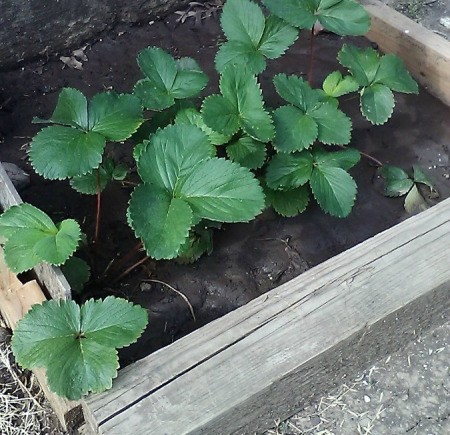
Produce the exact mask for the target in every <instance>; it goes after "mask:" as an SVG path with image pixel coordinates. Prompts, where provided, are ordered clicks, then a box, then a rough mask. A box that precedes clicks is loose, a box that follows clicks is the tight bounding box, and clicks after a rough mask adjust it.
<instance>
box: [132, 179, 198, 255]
mask: <svg viewBox="0 0 450 435" xmlns="http://www.w3.org/2000/svg"><path fill="white" fill-rule="evenodd" d="M128 222H129V224H130V226H131V227H132V228H134V231H135V233H136V236H137V237H140V238H141V240H142V242H143V244H144V247H145V250H146V251H147V254H148V255H150V256H151V257H153V258H155V259H156V260H160V259H162V258H166V259H171V258H175V257H176V256H177V255H178V253H179V251H180V249H181V246H182V245H183V243H184V242H185V240H186V238H187V236H188V234H189V230H190V228H191V227H192V225H193V223H194V220H193V215H192V210H191V208H190V207H189V205H188V204H187V203H186V201H184V200H183V199H178V198H173V197H172V196H171V195H170V194H169V193H168V192H167V191H165V190H163V189H159V188H155V187H154V186H151V185H148V184H141V185H140V186H138V187H136V189H135V190H134V192H133V194H132V195H131V199H130V206H129V209H128Z"/></svg>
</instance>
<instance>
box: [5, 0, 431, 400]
mask: <svg viewBox="0 0 450 435" xmlns="http://www.w3.org/2000/svg"><path fill="white" fill-rule="evenodd" d="M263 3H264V5H265V6H266V8H267V9H268V10H269V11H270V14H269V15H266V13H265V9H262V8H261V7H260V6H259V5H258V4H257V3H255V2H253V1H251V0H228V1H227V2H226V3H225V5H224V7H223V12H222V15H221V19H220V24H221V27H222V30H223V33H224V35H225V37H226V40H225V41H224V42H223V43H222V44H221V45H220V47H219V49H218V52H217V54H216V57H215V67H216V70H217V72H218V73H219V76H220V78H219V91H218V92H217V93H215V94H213V95H206V96H203V99H202V101H201V102H198V101H196V100H194V98H197V97H199V96H200V95H201V93H202V91H204V89H205V87H206V85H207V83H208V77H207V75H206V74H205V73H204V72H203V71H202V69H201V67H200V66H199V65H198V63H197V62H196V61H195V60H194V59H191V58H188V57H184V58H181V59H175V58H174V57H172V55H170V54H169V53H167V52H165V51H164V50H162V49H161V48H158V47H148V48H146V49H144V50H143V51H141V52H140V53H139V54H138V56H137V62H138V65H139V68H140V70H141V72H142V73H143V75H144V77H143V78H142V79H140V80H138V81H137V83H136V84H135V86H134V89H133V94H124V95H118V94H115V93H113V92H106V93H101V94H98V95H95V96H94V97H93V98H92V99H91V100H90V101H88V100H87V99H86V97H85V96H84V95H83V94H82V93H81V92H80V91H78V90H76V89H71V88H66V89H63V90H62V91H61V93H60V96H59V99H58V102H57V105H56V108H55V110H54V112H53V114H52V116H51V117H50V119H49V120H47V121H42V120H40V119H36V120H35V121H36V122H46V123H49V124H51V125H50V126H48V127H46V128H44V129H42V130H41V131H40V132H39V133H38V134H37V135H36V136H35V137H34V139H33V141H32V143H31V148H30V153H29V157H30V160H31V163H32V165H33V167H34V168H35V170H36V172H37V173H38V174H40V175H42V176H44V177H45V178H48V179H69V180H70V185H71V186H72V187H73V188H74V189H75V190H77V191H78V192H80V193H83V194H97V218H96V229H95V236H94V237H93V239H94V241H95V243H96V244H97V243H98V242H99V222H100V198H101V192H102V190H103V189H104V188H105V187H106V185H107V184H108V183H109V182H110V181H113V180H116V181H123V180H125V179H126V178H127V177H128V176H129V175H130V174H131V175H133V171H134V168H127V167H126V166H124V165H123V163H121V162H115V161H114V160H113V159H112V158H111V156H110V155H109V153H108V150H107V143H108V142H112V143H114V142H120V143H122V142H124V141H125V140H129V142H127V145H129V144H130V143H133V146H134V147H133V156H134V159H135V162H136V168H137V174H138V176H139V177H140V180H139V181H138V183H135V181H134V180H133V181H132V182H131V183H128V184H135V185H136V186H135V188H134V189H133V191H132V193H131V195H130V201H129V205H128V210H127V221H128V224H129V225H130V227H131V228H132V229H133V231H134V232H135V234H136V236H137V237H138V238H139V239H140V242H139V243H138V245H137V246H136V248H135V249H134V250H131V251H130V253H129V254H128V255H126V256H125V257H124V259H123V260H122V261H119V262H118V264H119V265H122V266H123V265H124V264H126V262H127V260H129V259H130V255H132V254H135V253H137V252H139V250H140V249H141V248H142V247H143V248H144V249H145V251H146V253H147V255H148V256H150V257H152V258H154V259H157V260H159V259H175V258H178V260H179V261H181V262H183V263H189V262H192V261H195V260H197V259H198V258H199V257H200V256H201V255H202V254H203V253H208V254H209V253H210V252H211V250H212V246H213V243H212V231H213V229H214V228H220V226H221V224H222V223H232V222H248V221H250V220H252V219H254V218H255V217H256V216H257V215H258V214H259V213H260V212H261V211H262V210H263V209H264V207H272V208H273V209H274V210H275V211H276V212H277V213H279V214H280V215H282V216H288V217H290V216H295V215H297V214H299V213H302V212H303V211H304V210H305V209H306V208H307V206H308V204H309V203H310V202H311V199H313V200H315V202H317V204H318V205H319V206H320V208H321V209H322V210H323V211H324V212H326V213H329V214H330V215H332V216H336V217H339V218H343V217H346V216H348V215H349V213H350V212H351V210H352V207H353V205H354V203H355V200H356V193H357V185H356V182H355V180H354V179H353V178H352V176H351V174H350V171H351V169H352V168H353V167H354V166H355V165H356V164H357V163H358V162H359V160H360V158H361V157H365V158H369V159H371V160H372V161H373V162H375V163H376V165H377V166H383V165H382V163H381V162H379V161H378V160H377V159H375V158H374V157H371V156H368V155H367V154H365V153H362V152H359V151H357V150H356V149H354V148H352V147H350V145H352V143H351V140H352V120H351V119H350V117H349V116H347V115H346V114H345V113H344V111H343V110H342V109H341V107H340V98H341V97H343V96H346V95H350V98H349V97H346V98H349V99H352V98H358V99H359V101H360V108H361V113H362V115H363V116H364V117H365V118H366V119H367V120H368V121H369V122H371V123H372V124H376V125H378V124H384V123H385V122H387V121H388V119H389V118H390V117H391V116H392V113H393V109H394V106H395V96H394V92H403V93H417V92H418V86H417V84H416V82H415V81H414V80H413V79H412V77H411V76H410V75H409V73H408V72H407V70H406V69H405V67H404V65H403V62H402V61H401V60H400V59H399V58H397V57H396V56H394V55H390V54H387V55H380V54H379V53H378V52H376V51H375V50H374V49H372V48H358V47H355V46H352V45H350V44H344V45H343V47H342V49H341V50H340V51H339V54H338V61H339V63H340V65H341V66H342V68H341V70H337V71H331V72H330V73H329V75H328V76H327V77H326V78H325V80H324V81H323V83H321V86H320V87H315V86H314V60H315V59H314V57H315V52H314V46H315V40H316V39H317V36H316V31H315V26H316V25H317V22H319V23H320V24H321V26H323V27H324V28H325V29H327V30H329V31H331V32H334V33H336V34H338V35H342V36H345V35H363V34H364V33H366V32H367V30H368V29H369V26H370V18H369V16H368V14H367V13H366V11H365V10H364V8H363V7H362V6H361V5H359V4H358V3H357V2H355V1H353V0H284V1H278V0H263ZM301 29H309V30H310V31H311V36H310V49H309V68H308V72H307V74H304V76H306V77H303V76H301V74H300V73H299V75H286V74H283V73H281V74H277V75H275V77H273V80H272V82H273V86H274V87H275V90H276V92H277V93H278V95H279V96H280V97H281V98H282V99H283V100H284V103H283V104H282V105H281V106H280V107H274V108H270V109H269V108H267V106H266V103H265V101H264V96H263V91H262V89H261V86H260V81H259V74H261V73H262V72H264V70H265V69H266V67H267V62H268V61H269V60H270V61H272V60H275V59H278V58H280V57H281V56H282V55H283V54H284V53H285V52H286V51H287V50H288V49H289V47H290V46H291V45H292V44H293V43H294V42H295V41H296V40H297V37H298V34H299V30H301ZM351 94H353V95H351ZM144 110H145V111H146V113H145V119H146V120H145V121H144V115H143V111H144ZM115 146H123V145H115ZM381 174H382V175H383V177H385V179H386V182H387V187H386V193H387V194H388V195H390V196H399V195H402V194H407V203H408V204H413V203H414V204H415V206H414V207H417V204H418V203H419V202H418V193H419V190H418V188H417V185H426V186H428V187H429V188H431V181H430V180H428V179H427V178H426V176H425V174H424V173H423V172H422V171H420V170H419V169H418V168H414V176H413V178H410V177H409V176H408V174H406V173H405V172H404V171H402V170H400V169H398V168H393V167H387V166H385V167H383V168H382V169H381ZM419 196H420V194H419ZM407 208H408V207H407ZM410 208H412V207H410ZM419 208H420V204H419ZM80 233H81V230H80V228H79V225H78V224H77V223H76V222H75V221H72V220H70V219H69V220H66V221H63V222H62V223H61V224H59V225H55V224H54V223H53V222H52V221H51V220H50V218H49V217H48V216H46V215H45V214H44V213H43V212H40V211H39V210H37V209H35V208H34V207H32V206H30V205H25V204H24V205H23V206H19V207H13V208H11V209H10V210H8V211H6V212H5V213H4V214H3V215H2V217H0V235H2V236H4V237H5V238H6V239H7V241H6V243H5V255H6V257H7V261H8V264H9V265H10V267H11V268H12V269H13V270H15V271H22V270H27V269H29V268H31V267H33V265H35V264H36V263H37V262H39V261H46V262H48V263H51V264H58V265H62V267H63V268H64V270H65V271H66V273H67V274H68V276H69V278H70V279H71V282H72V283H73V284H72V285H73V288H74V289H76V290H77V291H81V289H82V287H83V284H84V282H86V280H87V279H89V278H88V277H89V266H88V265H87V264H86V263H84V262H83V261H82V260H80V259H77V258H74V257H71V258H69V257H70V256H71V255H72V254H73V252H74V251H75V249H76V248H77V245H78V241H79V239H80ZM63 263H64V264H63ZM94 263H95V262H94ZM138 264H139V263H138ZM93 269H94V267H93ZM130 270H132V267H131V268H128V269H127V271H126V272H124V273H128V272H129V271H130ZM96 272H98V271H96ZM108 273H110V271H108V270H107V271H105V272H103V273H100V274H98V273H94V274H93V275H94V277H93V278H94V279H95V278H96V275H105V274H106V275H107V274H108ZM121 276H123V275H120V277H121ZM106 313H109V314H106ZM144 317H146V316H144V314H143V312H142V311H141V309H140V308H138V307H132V306H131V305H130V304H128V303H126V302H125V301H120V300H115V299H113V298H107V299H105V300H104V301H103V302H101V301H99V302H94V301H88V302H87V303H86V304H85V305H84V306H83V307H81V308H80V307H79V306H77V305H76V304H75V303H73V302H48V303H47V304H44V305H43V306H42V307H36V308H34V309H33V310H32V311H31V312H30V314H29V315H28V316H27V317H26V318H25V319H24V321H23V322H22V323H21V326H19V328H18V329H17V330H16V333H15V338H14V340H13V349H14V350H15V352H16V354H17V356H18V360H19V362H20V363H21V364H23V365H25V366H27V367H34V366H44V367H46V368H47V370H48V373H49V383H50V385H51V387H52V388H53V389H54V390H55V391H56V392H58V393H59V394H63V395H66V396H67V397H69V398H79V397H80V396H81V395H83V394H86V393H87V392H89V391H100V390H102V389H104V388H108V387H109V386H110V384H111V378H112V377H114V376H115V374H116V369H117V356H116V353H115V348H117V347H121V346H125V345H127V344H128V343H130V342H132V341H133V340H135V339H136V338H137V337H138V336H139V334H140V332H141V331H142V329H143V328H144V326H145V323H146V318H145V319H144ZM50 319H51V320H50ZM53 322H54V323H55V324H57V326H58V328H56V329H55V327H52V325H53ZM52 328H53V329H52ZM41 337H43V338H41ZM96 355H102V358H103V359H102V358H99V359H98V361H97V359H96ZM60 358H62V359H63V361H64V364H62V368H61V369H58V367H59V366H61V362H60ZM55 361H57V362H58V364H56V363H55ZM100 363H101V364H104V367H103V366H102V365H101V364H100ZM58 370H60V371H59V372H58Z"/></svg>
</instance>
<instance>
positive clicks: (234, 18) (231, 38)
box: [216, 0, 298, 74]
mask: <svg viewBox="0 0 450 435" xmlns="http://www.w3.org/2000/svg"><path fill="white" fill-rule="evenodd" d="M220 22H221V25H222V29H223V31H224V33H225V36H226V37H227V39H228V42H226V43H225V44H223V45H222V46H221V47H220V49H219V51H218V53H217V56H216V69H217V71H219V72H223V71H224V69H225V68H226V67H227V66H228V65H230V64H237V65H241V66H243V67H245V68H247V69H248V70H249V71H250V72H251V73H253V74H259V73H260V72H262V71H263V70H264V69H265V67H266V61H265V57H267V58H269V59H276V58H278V57H280V56H281V55H282V54H283V53H284V52H285V51H286V50H287V48H288V47H289V46H290V45H292V44H293V43H294V41H295V40H296V39H297V36H298V31H297V30H296V29H295V28H294V27H292V26H290V25H289V24H287V23H286V22H284V21H282V20H280V19H279V18H277V17H273V16H272V17H268V18H267V19H266V18H265V17H264V14H263V12H262V10H261V8H260V7H259V6H258V5H256V4H255V3H253V2H251V1H249V0H228V1H227V2H226V3H225V5H224V7H223V12H222V16H221V20H220Z"/></svg>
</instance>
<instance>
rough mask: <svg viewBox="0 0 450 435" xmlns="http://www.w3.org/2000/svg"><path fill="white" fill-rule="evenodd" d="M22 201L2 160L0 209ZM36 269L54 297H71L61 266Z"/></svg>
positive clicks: (42, 265) (40, 279)
mask: <svg viewBox="0 0 450 435" xmlns="http://www.w3.org/2000/svg"><path fill="white" fill-rule="evenodd" d="M22 202H23V201H22V199H21V198H20V195H19V194H18V193H17V190H16V188H15V187H14V186H13V184H12V183H11V180H10V179H9V177H8V174H7V173H6V171H5V168H4V167H3V165H2V164H1V162H0V209H3V210H7V209H8V208H9V207H11V206H13V205H17V204H21V203H22ZM34 271H35V273H36V276H37V277H38V280H39V283H40V284H41V285H42V286H43V287H44V288H45V289H46V290H48V292H49V294H50V296H51V297H52V298H53V299H71V297H72V296H71V291H70V285H69V283H68V282H67V279H66V277H65V276H64V275H63V273H62V272H61V269H60V268H59V267H54V266H51V265H49V264H45V263H42V264H39V265H37V266H36V267H35V268H34Z"/></svg>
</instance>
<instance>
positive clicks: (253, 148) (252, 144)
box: [226, 136, 266, 169]
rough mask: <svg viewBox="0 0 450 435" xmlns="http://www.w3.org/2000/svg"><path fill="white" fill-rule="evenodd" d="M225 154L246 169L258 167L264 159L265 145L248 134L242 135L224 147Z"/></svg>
mask: <svg viewBox="0 0 450 435" xmlns="http://www.w3.org/2000/svg"><path fill="white" fill-rule="evenodd" d="M226 151H227V156H228V157H229V159H230V160H232V161H233V162H236V163H239V164H240V165H242V166H245V167H246V168H248V169H258V168H260V167H261V166H262V165H263V164H264V162H265V160H266V146H265V144H264V143H262V142H259V141H257V140H255V139H253V138H251V137H250V136H243V137H241V138H239V139H238V140H237V141H236V142H233V143H231V144H230V145H228V146H227V148H226Z"/></svg>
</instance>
